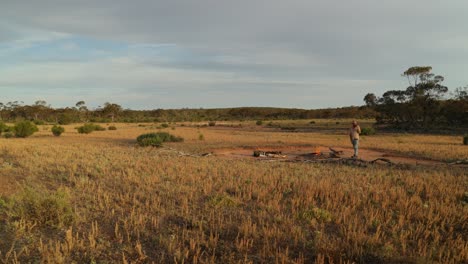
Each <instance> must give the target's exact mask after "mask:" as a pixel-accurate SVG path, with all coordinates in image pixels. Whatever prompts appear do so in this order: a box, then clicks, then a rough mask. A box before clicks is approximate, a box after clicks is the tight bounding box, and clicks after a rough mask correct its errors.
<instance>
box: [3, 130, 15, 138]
mask: <svg viewBox="0 0 468 264" xmlns="http://www.w3.org/2000/svg"><path fill="white" fill-rule="evenodd" d="M3 136H4V137H5V138H12V137H13V136H14V134H13V132H10V131H8V132H5V134H4V135H3Z"/></svg>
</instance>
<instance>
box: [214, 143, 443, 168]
mask: <svg viewBox="0 0 468 264" xmlns="http://www.w3.org/2000/svg"><path fill="white" fill-rule="evenodd" d="M317 149H318V150H319V151H320V152H321V155H320V156H318V155H317V154H315V152H317ZM257 150H262V151H271V152H276V151H280V152H281V154H282V156H283V157H277V158H275V159H278V160H281V159H283V160H296V161H301V160H302V161H307V160H314V159H315V160H316V159H325V158H327V157H328V154H330V153H331V152H332V151H331V150H330V149H329V148H328V147H325V146H320V147H311V146H285V147H274V148H272V147H260V146H259V147H257V148H223V149H214V150H212V153H213V154H214V155H217V156H220V157H226V158H233V159H253V160H254V159H258V160H262V159H271V158H269V157H263V158H262V157H260V158H259V157H254V156H253V152H254V151H257ZM333 150H335V151H339V152H342V154H341V155H340V157H342V158H350V157H351V156H352V155H353V150H352V149H351V148H339V147H334V148H333ZM359 159H360V160H363V161H368V162H371V161H375V160H378V159H384V160H388V161H390V162H391V163H394V164H404V165H444V164H447V163H444V162H441V161H436V160H429V159H423V158H415V157H409V156H403V155H399V154H396V153H389V152H383V151H378V150H372V149H360V150H359Z"/></svg>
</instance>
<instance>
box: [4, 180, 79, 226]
mask: <svg viewBox="0 0 468 264" xmlns="http://www.w3.org/2000/svg"><path fill="white" fill-rule="evenodd" d="M0 209H1V210H2V211H4V213H6V215H8V216H9V217H10V218H13V219H22V220H24V221H28V222H29V221H30V222H34V223H35V224H37V225H38V226H40V227H55V228H62V227H68V226H70V225H71V224H72V223H73V222H74V219H75V215H74V213H73V210H72V205H71V202H70V198H69V194H68V193H67V192H66V191H65V190H62V189H59V190H58V191H56V192H47V191H41V192H39V191H37V190H34V189H31V188H26V189H25V190H23V191H22V192H21V193H19V194H17V195H15V196H14V197H12V199H11V200H9V201H7V202H6V203H5V204H4V205H3V206H2V208H0Z"/></svg>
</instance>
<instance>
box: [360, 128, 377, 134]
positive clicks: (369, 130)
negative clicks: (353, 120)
mask: <svg viewBox="0 0 468 264" xmlns="http://www.w3.org/2000/svg"><path fill="white" fill-rule="evenodd" d="M361 135H364V136H370V135H375V129H374V128H372V127H364V128H363V129H361Z"/></svg>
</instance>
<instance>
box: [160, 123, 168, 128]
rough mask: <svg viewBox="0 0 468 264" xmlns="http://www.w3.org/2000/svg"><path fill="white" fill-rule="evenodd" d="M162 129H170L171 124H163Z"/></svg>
mask: <svg viewBox="0 0 468 264" xmlns="http://www.w3.org/2000/svg"><path fill="white" fill-rule="evenodd" d="M161 127H162V128H168V127H169V124H166V123H164V124H161Z"/></svg>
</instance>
